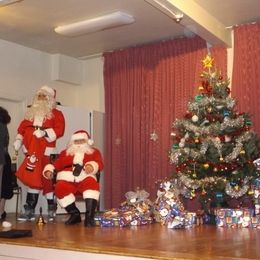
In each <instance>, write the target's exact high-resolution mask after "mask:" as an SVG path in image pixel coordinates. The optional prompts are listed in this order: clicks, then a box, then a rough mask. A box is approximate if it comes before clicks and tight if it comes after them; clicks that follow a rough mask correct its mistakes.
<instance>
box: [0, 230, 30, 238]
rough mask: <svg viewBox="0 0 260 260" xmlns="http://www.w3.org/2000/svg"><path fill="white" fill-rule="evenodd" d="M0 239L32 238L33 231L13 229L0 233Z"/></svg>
mask: <svg viewBox="0 0 260 260" xmlns="http://www.w3.org/2000/svg"><path fill="white" fill-rule="evenodd" d="M0 237H3V238H19V237H32V230H30V229H11V230H8V231H0Z"/></svg>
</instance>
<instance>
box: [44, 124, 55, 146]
mask: <svg viewBox="0 0 260 260" xmlns="http://www.w3.org/2000/svg"><path fill="white" fill-rule="evenodd" d="M45 131H46V133H47V135H48V136H46V137H45V138H46V140H47V141H48V142H49V143H51V142H53V141H55V140H56V139H57V135H56V134H55V132H54V130H53V128H47V129H45Z"/></svg>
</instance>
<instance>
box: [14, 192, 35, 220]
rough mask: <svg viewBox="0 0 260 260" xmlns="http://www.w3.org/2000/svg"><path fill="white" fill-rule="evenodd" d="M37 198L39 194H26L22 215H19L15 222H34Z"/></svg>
mask: <svg viewBox="0 0 260 260" xmlns="http://www.w3.org/2000/svg"><path fill="white" fill-rule="evenodd" d="M38 198H39V194H37V193H27V197H26V204H25V205H24V210H25V212H24V214H21V215H20V216H19V217H18V218H17V220H21V221H34V220H35V214H34V210H35V207H36V205H37V202H38Z"/></svg>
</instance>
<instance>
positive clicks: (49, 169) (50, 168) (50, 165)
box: [43, 163, 55, 172]
mask: <svg viewBox="0 0 260 260" xmlns="http://www.w3.org/2000/svg"><path fill="white" fill-rule="evenodd" d="M54 169H55V168H54V166H53V165H52V164H50V163H49V164H47V165H46V166H45V167H44V169H43V172H46V171H51V172H53V171H54Z"/></svg>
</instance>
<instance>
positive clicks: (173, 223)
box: [154, 180, 196, 229]
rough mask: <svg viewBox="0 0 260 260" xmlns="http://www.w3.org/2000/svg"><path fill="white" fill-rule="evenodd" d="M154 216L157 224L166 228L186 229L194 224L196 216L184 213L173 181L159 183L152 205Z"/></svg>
mask: <svg viewBox="0 0 260 260" xmlns="http://www.w3.org/2000/svg"><path fill="white" fill-rule="evenodd" d="M154 215H155V220H156V221H157V222H160V223H161V224H162V225H166V226H167V227H168V228H176V229H177V228H188V227H192V226H193V225H194V224H195V222H196V214H195V213H191V212H187V211H185V209H184V206H183V204H182V202H181V200H180V198H179V193H178V189H177V188H176V183H175V180H166V181H164V182H161V183H160V186H159V190H158V191H157V199H156V201H155V203H154Z"/></svg>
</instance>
